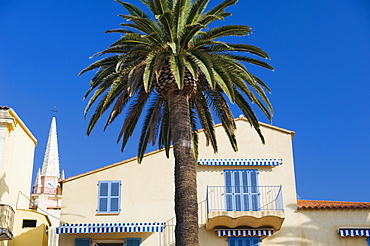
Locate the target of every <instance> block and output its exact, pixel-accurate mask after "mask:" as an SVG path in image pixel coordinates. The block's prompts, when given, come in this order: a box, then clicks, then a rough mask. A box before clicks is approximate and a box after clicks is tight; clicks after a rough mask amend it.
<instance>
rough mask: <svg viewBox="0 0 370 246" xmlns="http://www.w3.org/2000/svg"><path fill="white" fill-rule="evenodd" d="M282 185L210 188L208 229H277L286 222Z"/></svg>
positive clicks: (208, 196) (208, 188) (208, 191)
mask: <svg viewBox="0 0 370 246" xmlns="http://www.w3.org/2000/svg"><path fill="white" fill-rule="evenodd" d="M284 218H285V215H284V205H283V198H282V187H281V186H208V187H207V221H206V229H209V230H211V229H214V228H216V227H218V228H222V227H227V228H237V227H249V228H250V227H252V228H261V227H273V228H274V229H275V230H279V229H280V227H281V225H282V223H283V221H284Z"/></svg>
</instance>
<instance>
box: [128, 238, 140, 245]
mask: <svg viewBox="0 0 370 246" xmlns="http://www.w3.org/2000/svg"><path fill="white" fill-rule="evenodd" d="M140 244H141V238H126V246H140Z"/></svg>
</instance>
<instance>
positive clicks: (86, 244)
mask: <svg viewBox="0 0 370 246" xmlns="http://www.w3.org/2000/svg"><path fill="white" fill-rule="evenodd" d="M90 245H91V238H76V239H75V246H90Z"/></svg>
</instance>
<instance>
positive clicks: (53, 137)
mask: <svg viewBox="0 0 370 246" xmlns="http://www.w3.org/2000/svg"><path fill="white" fill-rule="evenodd" d="M41 176H51V177H58V178H59V177H60V174H59V153H58V137H57V124H56V119H55V117H53V119H52V120H51V125H50V131H49V138H48V144H47V146H46V151H45V157H44V163H43V164H42V172H41Z"/></svg>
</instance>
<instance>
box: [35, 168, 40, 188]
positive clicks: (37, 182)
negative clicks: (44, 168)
mask: <svg viewBox="0 0 370 246" xmlns="http://www.w3.org/2000/svg"><path fill="white" fill-rule="evenodd" d="M40 184H41V170H40V168H39V169H38V170H37V175H36V179H35V184H34V185H33V186H34V187H36V186H38V185H40Z"/></svg>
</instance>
